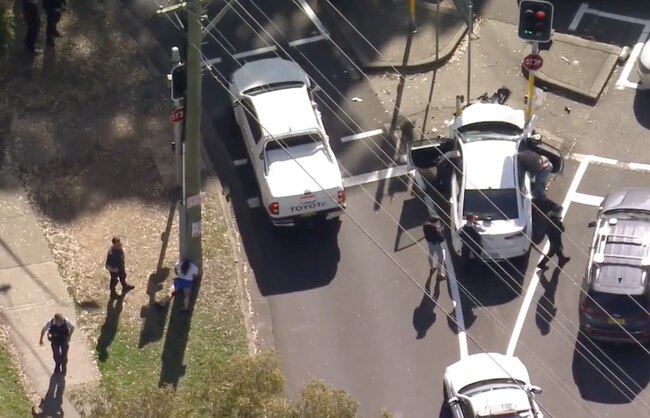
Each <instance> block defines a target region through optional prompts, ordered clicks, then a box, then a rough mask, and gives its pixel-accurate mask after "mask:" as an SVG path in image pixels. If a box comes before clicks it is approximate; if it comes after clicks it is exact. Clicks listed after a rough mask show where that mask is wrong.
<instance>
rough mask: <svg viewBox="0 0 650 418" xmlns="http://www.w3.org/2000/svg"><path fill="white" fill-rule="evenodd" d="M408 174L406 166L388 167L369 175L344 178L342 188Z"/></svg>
mask: <svg viewBox="0 0 650 418" xmlns="http://www.w3.org/2000/svg"><path fill="white" fill-rule="evenodd" d="M407 174H409V170H408V166H406V165H400V166H397V167H389V168H385V169H383V170H377V171H373V172H371V173H365V174H359V175H357V176H352V177H345V178H344V179H343V187H353V186H359V185H362V184H366V183H373V182H375V181H380V180H387V179H390V178H393V177H400V176H405V175H407Z"/></svg>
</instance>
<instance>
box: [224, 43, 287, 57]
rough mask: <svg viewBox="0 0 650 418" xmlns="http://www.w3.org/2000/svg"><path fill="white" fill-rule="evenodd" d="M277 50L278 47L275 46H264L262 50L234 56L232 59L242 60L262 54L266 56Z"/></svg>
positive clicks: (258, 49)
mask: <svg viewBox="0 0 650 418" xmlns="http://www.w3.org/2000/svg"><path fill="white" fill-rule="evenodd" d="M276 49H278V47H276V46H275V45H269V46H263V47H261V48H257V49H252V50H250V51H245V52H239V53H237V54H233V56H232V57H233V58H234V59H237V60H238V59H240V58H246V57H252V56H253V55H260V54H266V53H267V52H273V51H275V50H276Z"/></svg>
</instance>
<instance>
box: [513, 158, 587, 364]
mask: <svg viewBox="0 0 650 418" xmlns="http://www.w3.org/2000/svg"><path fill="white" fill-rule="evenodd" d="M589 162H590V159H589V158H588V157H586V158H584V159H583V160H582V161H580V166H579V167H578V171H576V175H575V176H574V177H573V180H572V181H571V186H570V187H569V190H568V191H567V193H566V196H565V197H564V202H562V208H563V209H562V217H563V218H564V216H566V213H567V211H568V210H569V206H570V205H571V202H572V201H573V199H574V198H575V195H576V191H577V190H578V185H579V184H580V182H581V181H582V177H584V175H585V172H586V171H587V167H588V166H589ZM548 249H549V243H548V240H546V242H545V243H544V249H543V250H542V251H543V252H544V254H546V253H547V252H548ZM544 254H540V256H539V260H538V263H539V262H540V261H542V258H543V257H544ZM538 273H539V269H538V268H535V272H534V273H533V277H532V278H531V279H530V283H529V284H528V288H527V289H526V295H525V296H524V300H523V302H522V303H521V309H520V310H519V314H518V315H517V322H515V327H514V329H513V330H512V335H511V336H510V342H509V343H508V350H507V351H506V354H507V355H509V356H512V355H513V354H514V352H515V347H516V346H517V341H519V336H520V335H521V329H522V328H523V326H524V321H525V319H526V315H527V314H528V309H529V308H530V303H531V302H532V300H533V296H534V295H535V290H536V289H537V285H538V284H539V274H538Z"/></svg>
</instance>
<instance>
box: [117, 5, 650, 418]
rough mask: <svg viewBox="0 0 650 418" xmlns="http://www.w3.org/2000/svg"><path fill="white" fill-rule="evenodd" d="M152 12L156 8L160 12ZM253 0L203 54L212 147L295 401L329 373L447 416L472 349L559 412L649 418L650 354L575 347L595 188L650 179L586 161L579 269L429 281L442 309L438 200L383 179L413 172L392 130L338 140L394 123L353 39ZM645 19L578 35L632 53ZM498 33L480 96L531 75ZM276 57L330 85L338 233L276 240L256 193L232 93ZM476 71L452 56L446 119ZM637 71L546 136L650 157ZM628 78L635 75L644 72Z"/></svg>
mask: <svg viewBox="0 0 650 418" xmlns="http://www.w3.org/2000/svg"><path fill="white" fill-rule="evenodd" d="M125 2H127V3H132V2H130V1H126V0H125ZM262 3H264V4H263V5H262ZM475 3H477V10H479V11H480V12H481V13H483V14H484V16H487V17H488V18H490V19H496V20H498V21H500V22H506V23H507V22H510V23H513V22H514V21H512V19H513V9H514V8H513V7H512V5H511V4H509V3H508V5H506V4H505V3H506V2H501V1H492V2H489V1H484V2H475ZM512 3H514V1H513V2H512ZM555 3H556V29H557V30H562V28H568V27H569V26H570V25H571V23H572V21H573V20H574V18H575V14H576V12H577V11H578V9H579V7H580V6H581V3H580V2H555ZM614 3H615V4H614ZM636 3H638V2H631V1H630V2H605V1H601V2H590V5H589V7H591V8H594V9H596V8H600V9H599V10H607V11H609V12H612V13H619V14H624V15H626V16H635V17H638V16H647V18H650V11H648V10H645V8H647V7H646V6H639V5H638V4H636ZM152 4H153V3H152V2H149V3H147V5H146V7H149V9H151V5H152ZM240 4H241V5H240V6H237V7H236V8H235V10H233V11H232V13H229V14H228V15H227V16H226V18H224V20H223V21H222V22H221V23H220V24H219V25H217V26H216V27H215V28H214V30H213V31H211V33H212V35H214V37H213V36H209V37H207V38H206V43H205V45H204V46H203V47H204V54H205V55H206V59H217V58H218V62H216V61H215V63H214V66H213V68H212V71H211V72H206V77H205V78H204V102H205V107H206V109H207V110H208V113H209V119H210V121H211V122H212V124H213V126H214V128H215V131H216V133H215V134H214V135H213V136H207V137H206V138H205V143H206V148H207V150H208V152H209V154H210V157H211V159H212V160H213V161H214V162H215V165H216V167H217V170H218V171H219V174H220V176H221V177H222V180H224V182H225V183H227V186H228V187H229V190H230V197H231V201H232V203H233V207H234V210H235V214H236V219H237V223H238V226H239V229H240V232H241V238H242V243H243V247H244V250H245V252H246V254H247V257H248V261H249V263H250V265H251V267H252V268H253V271H254V273H255V279H256V284H257V290H258V291H259V293H260V294H261V295H262V296H263V297H264V298H265V299H266V300H267V301H268V303H269V305H270V316H271V322H272V325H273V336H274V340H275V344H276V347H277V348H278V350H279V352H280V355H281V358H282V363H283V369H284V371H285V374H286V377H287V386H288V390H289V393H290V394H291V395H292V396H296V394H297V392H298V391H299V389H300V388H301V387H302V386H303V384H304V383H305V382H307V381H309V380H311V379H322V380H325V381H326V382H327V383H329V384H331V385H333V386H335V387H338V388H341V389H344V390H346V391H348V392H349V393H350V394H351V395H352V396H353V397H354V398H355V399H356V400H357V401H359V402H360V405H361V413H362V415H363V416H367V417H372V416H378V415H379V411H380V409H381V408H383V407H386V408H387V409H388V410H389V411H390V412H392V413H393V414H394V415H395V416H396V417H409V418H410V417H414V418H418V417H426V416H432V415H433V416H435V415H436V414H439V413H440V414H442V408H441V407H442V374H443V372H444V368H445V367H446V366H447V365H449V364H451V363H453V362H454V361H457V360H458V359H459V358H460V357H461V355H464V353H465V352H464V348H463V347H465V346H466V347H467V353H469V354H471V353H476V352H480V351H483V350H487V351H497V352H504V353H505V352H508V351H513V352H514V354H515V355H518V356H520V357H521V358H522V359H523V360H524V362H525V363H526V364H527V365H528V367H529V370H530V373H531V376H532V378H533V382H534V383H535V384H539V385H540V386H542V388H543V389H544V393H543V394H542V395H541V397H540V398H539V401H540V404H541V405H542V406H543V408H544V409H545V410H546V412H547V416H555V417H582V416H584V417H586V416H610V415H614V414H616V415H617V416H619V417H621V418H624V417H638V416H643V415H647V410H648V408H647V404H650V393H649V392H648V389H647V388H646V386H647V383H648V379H649V378H650V377H649V376H648V375H649V374H650V369H649V368H648V366H649V365H648V361H650V360H649V359H650V355H649V354H648V353H646V352H643V351H642V350H640V349H639V348H634V347H617V346H614V347H611V346H610V347H607V346H605V347H601V346H598V347H594V346H592V345H591V344H590V343H588V342H584V341H582V340H580V341H578V340H577V303H578V292H579V288H578V287H577V286H576V283H579V281H580V280H581V278H582V274H583V271H584V268H585V260H586V255H585V250H586V245H587V244H586V243H587V242H588V241H589V239H590V234H591V232H592V231H591V230H588V229H587V228H586V223H587V222H588V221H590V220H592V219H593V216H594V214H595V208H594V206H593V205H592V204H584V203H585V201H588V202H591V203H593V201H595V200H597V198H591V200H590V199H589V198H586V197H584V196H585V195H591V196H603V195H604V194H605V193H606V192H607V191H608V190H610V189H611V188H614V187H618V186H623V185H625V186H629V185H636V184H646V185H647V184H648V180H650V178H649V176H650V175H649V174H648V173H646V172H642V171H633V170H624V169H620V168H614V167H607V166H601V165H597V164H593V163H592V164H589V166H588V167H587V169H586V170H585V172H584V175H583V176H582V177H581V178H580V179H579V182H578V181H577V180H576V183H575V186H576V187H577V189H575V190H574V192H577V193H582V194H583V195H577V194H576V193H574V192H571V193H569V199H567V200H566V201H567V203H569V202H570V205H567V206H568V211H567V215H566V224H567V229H568V230H569V231H570V234H567V237H566V238H565V246H566V247H567V252H568V253H569V254H570V255H571V257H572V260H571V262H570V263H569V264H568V265H567V266H566V267H565V269H564V271H563V272H560V274H559V275H558V274H556V275H555V276H554V271H553V270H552V269H550V270H549V271H548V272H547V274H546V275H545V276H544V277H541V278H539V280H538V279H537V278H536V276H535V274H536V273H535V271H534V266H535V264H536V263H537V261H538V257H539V255H538V254H537V253H536V252H534V251H533V252H532V256H531V261H530V263H529V264H528V266H524V267H525V268H524V269H523V270H524V271H523V272H518V271H517V270H515V269H512V268H508V270H506V271H498V267H496V268H495V269H497V271H496V272H495V271H493V270H490V269H488V270H486V271H483V272H480V273H478V274H472V275H467V274H463V273H462V272H461V271H460V269H456V270H458V271H456V274H455V275H452V278H451V279H450V280H449V281H447V282H442V283H440V284H439V287H436V285H435V283H432V284H430V288H431V292H432V294H433V296H434V299H435V300H436V303H433V302H432V301H431V300H430V299H429V298H428V297H424V292H423V290H422V288H423V287H424V286H425V285H426V283H425V280H426V273H427V270H428V266H427V263H426V255H425V249H424V248H423V247H422V234H421V228H420V226H421V223H422V221H423V220H424V219H425V218H426V216H427V212H426V208H425V205H424V203H423V202H422V201H421V200H419V199H418V198H417V197H416V196H414V195H413V194H412V193H411V192H410V190H409V183H408V181H407V179H406V177H396V178H393V179H389V180H385V181H369V180H371V178H370V177H369V176H370V175H372V174H373V173H374V174H377V172H378V170H382V169H385V168H387V167H399V166H400V165H401V164H402V162H401V161H400V160H399V157H398V154H399V152H398V151H396V149H395V144H394V142H393V141H392V140H391V139H388V138H387V136H386V135H385V134H378V135H377V136H374V137H369V138H364V139H356V140H350V141H342V140H341V139H342V138H345V137H348V136H350V135H354V134H358V133H361V132H368V131H374V130H377V129H385V127H386V124H388V123H389V122H390V117H391V115H390V113H389V112H387V110H386V109H384V107H383V106H382V103H380V101H379V99H378V98H377V95H376V94H375V93H374V92H373V87H374V88H375V89H377V86H373V85H372V84H371V83H369V82H368V80H366V79H365V78H364V77H362V76H361V75H360V74H359V73H358V71H357V70H355V66H354V64H353V63H352V62H350V61H349V60H348V59H347V58H346V56H345V55H346V54H347V51H346V49H345V46H344V45H336V44H333V43H332V42H331V41H329V40H327V39H316V38H318V37H320V35H322V34H323V29H324V30H328V28H326V27H325V28H323V27H320V25H319V24H317V23H315V21H314V20H312V19H310V18H309V17H308V16H307V14H306V13H305V10H304V9H303V7H302V4H301V2H299V1H298V0H296V1H295V2H294V1H289V2H287V1H280V0H276V1H266V2H254V3H252V2H251V1H250V0H242V1H241V2H240ZM637 6H638V7H637ZM215 7H216V5H215ZM217 9H218V7H216V9H214V10H213V12H216V10H217ZM213 14H214V13H213ZM209 15H210V12H209ZM514 16H515V20H516V14H515V15H514ZM159 22H160V21H158V23H154V22H148V23H149V24H150V25H151V26H152V28H153V29H154V32H156V33H157V34H159V36H160V38H161V39H163V40H165V42H166V43H167V44H168V45H167V46H171V45H173V44H174V43H178V39H179V38H178V37H177V36H172V35H170V34H171V31H170V30H169V27H168V26H166V27H165V26H163V25H162V24H161V23H159ZM630 26H633V25H631V24H630V23H629V22H626V21H624V20H620V19H619V20H617V19H610V18H603V17H602V16H600V17H599V18H598V19H594V18H593V16H587V18H584V19H581V21H580V24H579V25H578V27H577V28H576V32H578V33H581V34H583V35H586V36H593V37H594V38H595V39H598V40H601V41H607V42H612V43H617V44H621V45H630V46H633V45H634V44H635V43H636V42H637V41H638V39H639V36H640V34H639V31H638V28H632V29H631V28H630ZM165 28H166V29H165ZM484 28H485V32H483V33H482V34H481V37H482V39H479V40H478V41H477V42H476V43H475V46H474V48H475V49H474V51H475V52H474V53H475V54H477V55H478V56H480V57H482V59H483V62H481V61H480V60H479V61H478V62H479V63H480V65H481V71H477V72H476V74H475V77H474V81H473V83H475V84H474V85H475V88H476V90H475V91H480V92H481V93H482V91H483V89H485V90H489V91H491V90H493V89H494V88H496V87H500V85H501V84H506V85H508V87H511V88H512V90H513V97H521V96H522V95H523V91H524V86H525V83H524V82H523V81H522V80H521V79H518V81H515V82H513V81H512V80H513V79H514V80H517V79H516V78H515V76H516V74H515V71H513V69H516V68H517V62H518V60H519V59H520V55H519V54H508V53H504V52H503V51H504V50H505V49H508V47H509V46H508V45H506V48H505V49H504V47H503V45H500V44H499V43H498V42H494V41H493V40H494V37H495V36H496V37H498V36H499V34H500V33H502V30H503V28H504V27H503V26H499V24H498V23H495V24H494V25H492V26H490V25H488V24H485V25H484ZM490 31H491V32H490ZM491 36H492V38H490V37H491ZM181 39H182V37H181ZM491 39H492V40H491ZM278 55H279V56H282V57H285V58H290V59H294V60H296V61H297V62H298V63H299V64H300V65H301V66H302V67H303V68H304V69H305V71H307V73H308V74H309V75H310V76H311V77H312V79H313V80H314V81H315V83H316V84H318V85H319V86H320V87H321V88H322V91H321V92H319V93H318V97H317V101H318V103H319V106H320V109H321V111H322V112H323V119H324V123H325V126H326V128H327V130H328V132H329V134H330V137H331V141H332V146H333V149H334V151H335V153H336V155H337V158H338V159H339V161H340V163H341V166H342V167H343V168H344V171H345V175H346V176H347V177H350V178H353V179H355V180H356V181H355V183H357V182H358V183H361V184H360V185H357V186H352V187H348V189H347V190H348V203H349V211H348V216H346V217H344V219H343V221H342V222H341V223H340V224H331V225H326V226H322V227H318V228H315V229H311V230H305V231H292V230H278V229H274V228H272V227H270V226H269V224H268V222H267V221H266V219H265V217H264V214H263V212H262V211H261V210H260V209H259V208H255V207H251V206H255V204H254V203H253V204H252V203H251V199H253V200H254V198H255V197H256V196H257V189H256V185H255V183H254V181H253V178H252V173H251V172H250V168H249V167H248V164H247V162H246V155H245V151H244V150H243V149H242V147H241V138H240V137H239V134H238V132H237V130H236V129H235V127H234V124H233V122H232V117H231V113H230V108H229V104H228V96H227V92H226V90H225V89H224V87H223V85H224V84H225V83H226V82H227V79H228V78H229V77H230V74H231V73H232V71H233V70H235V69H236V68H238V67H239V66H240V65H241V64H242V63H243V62H246V61H247V60H252V59H260V58H265V57H273V56H278ZM463 68H464V67H463V63H462V62H459V63H454V64H448V66H446V67H445V68H443V70H442V71H441V72H440V74H438V75H437V77H438V78H437V80H438V81H437V84H436V88H435V91H434V92H435V95H436V98H439V99H440V102H442V103H443V104H442V105H441V106H440V108H441V109H442V113H445V112H446V113H448V110H449V106H450V105H449V103H450V102H451V99H453V97H454V96H455V95H456V94H458V93H459V91H463V88H464V86H463V80H462V79H461V78H459V77H458V76H457V74H458V72H459V71H463ZM622 71H623V68H619V69H618V70H617V71H616V72H615V74H614V75H613V76H612V79H611V80H610V83H609V86H608V89H607V91H606V92H605V93H604V95H603V97H602V98H601V100H600V102H599V103H598V104H597V105H596V106H595V107H590V106H585V105H582V104H580V103H575V102H572V101H570V100H568V99H565V98H562V97H556V96H552V95H548V97H547V100H546V103H545V105H544V106H541V107H540V108H539V109H538V116H539V118H540V123H539V125H540V127H542V128H543V129H544V130H546V131H549V132H551V133H553V134H555V135H557V136H560V137H562V138H565V139H566V142H567V146H569V147H573V146H574V145H575V147H573V152H577V153H582V154H587V155H596V156H599V157H607V158H611V159H614V160H618V161H624V162H638V163H650V154H649V153H647V152H646V151H645V150H646V149H647V146H646V140H645V138H646V137H647V133H648V132H647V130H648V127H649V125H650V119H648V116H646V115H647V112H644V109H647V106H646V104H647V102H648V101H649V100H650V99H649V97H650V95H646V94H643V93H640V92H637V91H636V90H634V89H629V88H625V89H623V90H616V89H614V88H613V86H614V83H615V82H616V80H617V79H618V78H619V76H620V74H621V73H622ZM630 80H631V81H632V82H634V81H635V80H634V75H633V72H632V75H631V76H630ZM379 97H381V94H380V95H379ZM352 98H358V99H361V101H359V100H355V101H353V100H352ZM445 98H448V99H450V100H448V101H447V102H445ZM445 103H446V104H445ZM513 105H514V106H517V104H516V102H515V103H513ZM445 106H446V107H445ZM565 107H568V108H570V109H571V111H565V109H564V108H565ZM446 113H445V114H446ZM436 117H438V116H436ZM447 118H448V115H447ZM439 120H441V119H439ZM578 166H579V163H578V162H577V161H570V162H568V163H567V168H566V170H565V173H564V175H563V176H561V177H558V178H557V179H555V180H554V182H553V183H552V185H551V187H550V191H549V194H550V196H551V197H552V198H553V199H555V200H556V201H558V202H563V201H564V200H565V199H566V196H567V193H568V192H569V190H570V187H571V185H572V182H574V178H575V175H576V172H577V169H578ZM574 199H577V200H580V202H582V203H579V202H577V201H574ZM581 199H582V200H581ZM506 267H507V266H506ZM531 284H532V285H531ZM455 286H457V288H458V293H459V294H460V297H459V298H457V301H456V302H457V303H458V304H459V306H462V311H461V312H462V315H461V316H460V318H459V319H460V320H462V322H463V324H464V326H465V331H466V333H463V332H461V333H459V332H458V327H457V326H456V325H455V324H454V323H453V320H450V319H449V318H448V317H447V314H449V313H452V312H453V311H454V307H453V306H454V304H453V302H452V296H451V295H455V291H454V287H455ZM527 295H528V298H527V297H526V296H527ZM527 299H528V300H530V306H528V305H527V303H526V302H525V301H526V300H527ZM522 306H523V307H524V308H525V309H522ZM459 311H460V310H459ZM452 317H453V316H452ZM262 320H263V319H262ZM519 332H520V334H518V333H519ZM513 335H514V336H515V338H513ZM517 336H518V338H516V337H517ZM582 344H584V346H583V345H582ZM576 347H578V349H576ZM587 351H589V352H590V353H592V354H589V353H587ZM608 369H609V370H610V371H607V370H608Z"/></svg>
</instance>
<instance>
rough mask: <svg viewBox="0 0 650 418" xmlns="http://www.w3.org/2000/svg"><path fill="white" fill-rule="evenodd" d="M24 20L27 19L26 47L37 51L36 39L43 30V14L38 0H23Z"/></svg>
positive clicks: (30, 51)
mask: <svg viewBox="0 0 650 418" xmlns="http://www.w3.org/2000/svg"><path fill="white" fill-rule="evenodd" d="M23 20H24V21H25V27H26V30H25V49H27V52H29V53H31V54H35V53H36V39H38V32H40V30H41V15H40V13H39V11H38V5H37V4H36V0H23Z"/></svg>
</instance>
